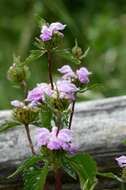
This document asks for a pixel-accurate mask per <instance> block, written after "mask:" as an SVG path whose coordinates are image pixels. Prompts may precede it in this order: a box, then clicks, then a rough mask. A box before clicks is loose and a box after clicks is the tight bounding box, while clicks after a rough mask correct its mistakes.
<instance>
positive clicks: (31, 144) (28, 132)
mask: <svg viewBox="0 0 126 190" xmlns="http://www.w3.org/2000/svg"><path fill="white" fill-rule="evenodd" d="M25 130H26V134H27V138H28V142H29V146H30V149H31V152H32V154H33V155H35V150H34V146H33V143H32V139H31V136H30V130H29V126H28V125H26V124H25Z"/></svg>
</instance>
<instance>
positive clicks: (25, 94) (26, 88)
mask: <svg viewBox="0 0 126 190" xmlns="http://www.w3.org/2000/svg"><path fill="white" fill-rule="evenodd" d="M21 87H22V89H23V91H24V98H26V97H27V92H28V86H27V83H26V81H25V80H23V81H22V83H21Z"/></svg>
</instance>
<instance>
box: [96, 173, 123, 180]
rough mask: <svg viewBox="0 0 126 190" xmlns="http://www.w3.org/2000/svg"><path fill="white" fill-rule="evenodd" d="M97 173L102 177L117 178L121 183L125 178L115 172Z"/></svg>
mask: <svg viewBox="0 0 126 190" xmlns="http://www.w3.org/2000/svg"><path fill="white" fill-rule="evenodd" d="M97 175H98V176H101V177H107V178H111V179H114V180H117V181H119V182H121V183H122V182H123V179H121V178H120V177H118V176H117V175H115V174H113V173H112V172H106V173H102V172H97Z"/></svg>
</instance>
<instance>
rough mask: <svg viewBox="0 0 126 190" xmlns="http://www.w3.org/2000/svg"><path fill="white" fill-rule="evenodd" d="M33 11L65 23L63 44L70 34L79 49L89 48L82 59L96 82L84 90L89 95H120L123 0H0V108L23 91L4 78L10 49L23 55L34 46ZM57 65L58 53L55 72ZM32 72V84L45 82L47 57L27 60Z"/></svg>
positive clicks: (123, 85)
mask: <svg viewBox="0 0 126 190" xmlns="http://www.w3.org/2000/svg"><path fill="white" fill-rule="evenodd" d="M37 15H39V16H41V17H43V18H45V19H46V20H47V21H48V22H53V21H54V22H55V21H61V22H63V23H66V24H67V25H68V27H67V29H66V31H65V46H66V47H67V46H69V47H72V46H73V45H74V44H73V40H74V39H75V38H77V39H78V42H79V45H80V46H81V47H82V48H83V49H86V48H87V47H88V46H90V47H91V50H90V52H89V54H88V57H87V58H86V60H85V63H86V66H87V67H88V68H89V69H90V70H91V71H92V72H93V75H92V80H94V81H95V82H96V83H99V84H100V86H98V87H97V88H95V89H92V90H91V91H90V92H88V98H90V99H93V98H99V97H104V96H105V97H108V96H117V95H125V89H126V63H125V60H126V3H125V0H111V1H110V0H102V1H96V0H53V1H52V0H43V1H42V0H22V1H17V0H13V1H10V0H0V109H6V108H9V106H10V105H9V101H10V100H12V99H13V97H16V99H18V98H21V96H22V95H21V92H20V90H19V89H14V88H12V87H11V85H10V83H9V82H8V81H7V79H6V71H7V69H8V67H9V65H11V64H12V55H13V53H16V54H18V55H21V57H22V58H25V57H26V56H27V55H28V53H29V50H30V49H34V48H35V47H34V44H33V40H34V38H35V36H39V33H40V29H39V28H38V27H37ZM60 65H62V62H61V61H60V59H59V58H57V59H56V60H55V68H53V69H54V72H55V71H56V68H57V67H58V66H60ZM31 73H32V75H31V80H30V82H29V86H30V87H31V88H32V86H33V85H35V83H36V82H41V81H42V80H44V81H46V80H47V63H46V59H42V60H39V61H37V62H35V63H34V64H32V65H31ZM56 75H57V73H56ZM56 75H55V76H56Z"/></svg>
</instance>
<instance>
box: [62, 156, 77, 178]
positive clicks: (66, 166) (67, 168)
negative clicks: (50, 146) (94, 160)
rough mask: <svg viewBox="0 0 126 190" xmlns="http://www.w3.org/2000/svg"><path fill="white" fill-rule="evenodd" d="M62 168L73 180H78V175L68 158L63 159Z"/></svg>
mask: <svg viewBox="0 0 126 190" xmlns="http://www.w3.org/2000/svg"><path fill="white" fill-rule="evenodd" d="M62 167H63V169H64V171H65V172H66V173H67V174H68V175H69V176H70V177H72V178H73V179H75V180H76V179H77V176H76V173H75V171H74V170H73V168H72V167H71V164H70V161H69V160H68V159H67V158H65V157H64V158H63V159H62Z"/></svg>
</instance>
